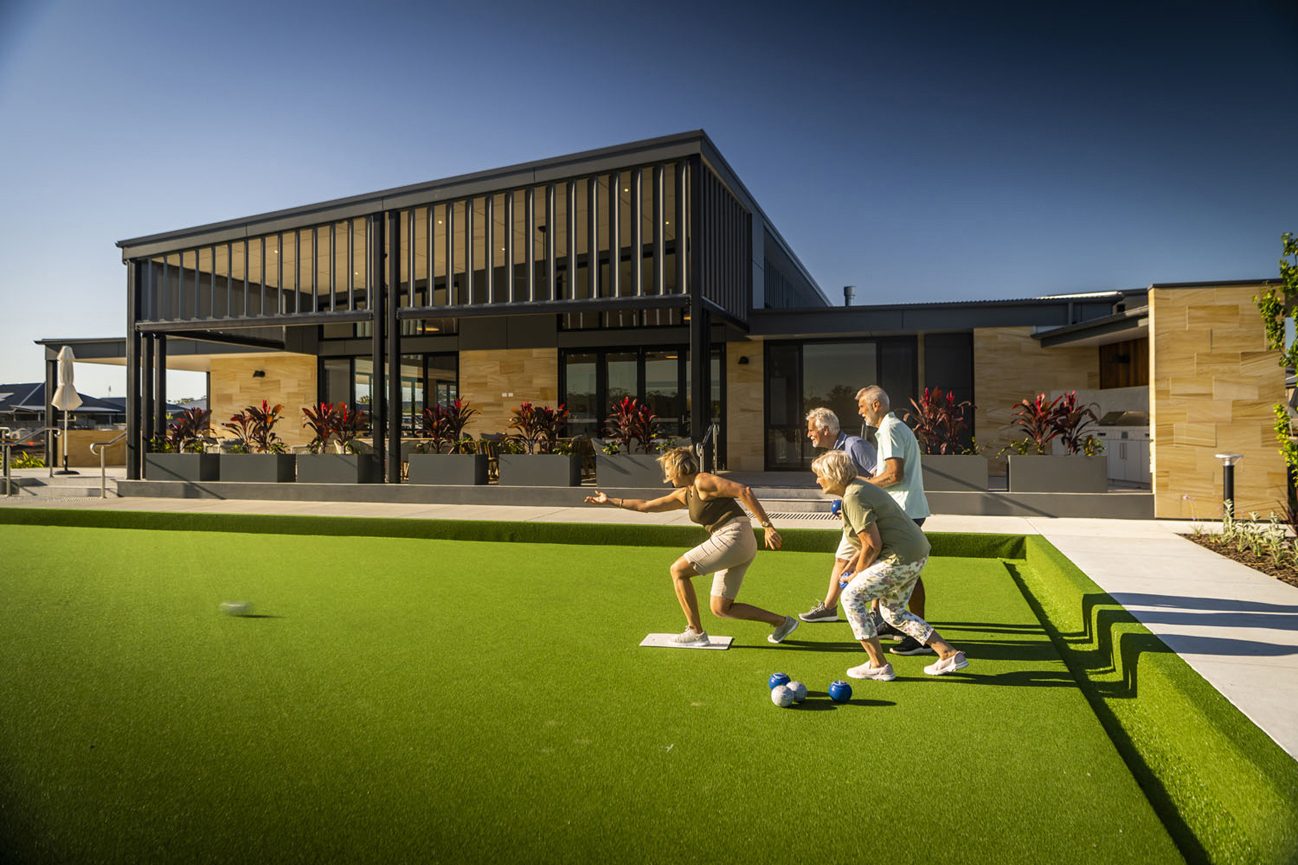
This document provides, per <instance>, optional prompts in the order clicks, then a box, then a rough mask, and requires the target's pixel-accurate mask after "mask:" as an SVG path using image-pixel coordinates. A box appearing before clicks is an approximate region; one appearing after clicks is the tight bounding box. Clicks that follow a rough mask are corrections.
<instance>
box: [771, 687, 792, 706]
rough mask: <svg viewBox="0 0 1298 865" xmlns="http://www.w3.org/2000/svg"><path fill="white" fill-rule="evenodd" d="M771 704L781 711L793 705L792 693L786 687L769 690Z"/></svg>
mask: <svg viewBox="0 0 1298 865" xmlns="http://www.w3.org/2000/svg"><path fill="white" fill-rule="evenodd" d="M771 702H772V703H774V704H775V705H777V706H779V707H780V708H781V709H787V708H789V707H790V706H792V705H793V691H791V690H789V686H788V685H777V686H776V687H774V688H772V689H771Z"/></svg>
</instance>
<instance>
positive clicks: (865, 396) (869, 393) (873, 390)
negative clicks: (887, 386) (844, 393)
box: [856, 384, 891, 409]
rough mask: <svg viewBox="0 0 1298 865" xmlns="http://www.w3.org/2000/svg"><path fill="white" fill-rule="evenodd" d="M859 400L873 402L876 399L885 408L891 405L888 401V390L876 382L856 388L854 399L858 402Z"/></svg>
mask: <svg viewBox="0 0 1298 865" xmlns="http://www.w3.org/2000/svg"><path fill="white" fill-rule="evenodd" d="M861 400H865V401H866V402H874V401H875V400H878V401H879V405H881V406H883V407H884V408H885V409H887V408H890V407H891V403H890V402H889V401H888V392H887V391H885V390H884V389H883V388H881V387H879V386H878V385H877V384H872V385H870V386H869V387H863V388H861V389H860V390H858V391H857V392H856V401H857V402H860V401H861Z"/></svg>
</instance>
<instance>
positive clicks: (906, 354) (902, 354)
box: [766, 337, 918, 470]
mask: <svg viewBox="0 0 1298 865" xmlns="http://www.w3.org/2000/svg"><path fill="white" fill-rule="evenodd" d="M917 381H918V360H917V352H916V340H915V338H914V337H888V338H880V339H874V340H851V341H847V340H839V341H826V342H806V343H769V344H768V345H767V348H766V412H767V432H766V467H767V468H768V469H771V470H779V469H806V468H808V467H809V466H810V465H811V460H812V459H813V458H814V457H815V455H816V449H815V448H813V447H812V446H811V442H809V441H807V437H806V416H807V412H808V411H810V410H811V409H813V408H817V407H820V406H824V407H825V408H828V409H830V410H832V411H833V412H834V414H836V415H838V420H839V423H840V424H841V425H842V428H843V429H844V430H846V431H847V432H848V433H851V434H859V433H860V431H861V418H860V415H859V414H857V409H856V392H857V391H858V390H860V389H861V388H863V387H865V386H867V385H871V384H879V385H881V386H882V387H883V389H884V390H886V391H887V392H888V395H889V397H890V398H891V400H892V405H893V407H894V409H895V410H896V411H897V416H898V417H902V416H903V413H904V412H905V410H906V409H907V408H909V407H910V400H911V398H912V397H914V396H915V389H916V384H917Z"/></svg>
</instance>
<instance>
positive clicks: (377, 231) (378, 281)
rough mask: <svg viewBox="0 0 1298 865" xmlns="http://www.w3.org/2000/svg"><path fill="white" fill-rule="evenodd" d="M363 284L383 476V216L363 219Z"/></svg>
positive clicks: (373, 417) (375, 439)
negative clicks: (367, 303)
mask: <svg viewBox="0 0 1298 865" xmlns="http://www.w3.org/2000/svg"><path fill="white" fill-rule="evenodd" d="M366 228H367V230H366V232H365V238H366V244H365V263H366V275H365V285H366V290H367V291H368V292H369V298H370V313H371V315H372V318H371V319H370V322H371V325H370V362H371V363H372V364H373V371H372V372H371V373H370V433H371V435H372V440H371V445H372V446H373V448H374V459H375V460H377V461H378V464H379V474H380V476H382V474H383V463H384V456H385V451H384V448H383V441H384V439H383V433H384V431H385V429H386V428H387V422H388V418H387V411H386V402H387V397H386V394H387V391H386V390H385V389H384V386H383V385H384V382H385V381H386V379H385V378H384V377H383V362H384V353H383V328H384V326H385V325H386V324H387V304H386V303H384V291H383V282H384V267H383V265H384V264H385V263H386V261H387V259H386V258H385V256H384V251H385V249H386V245H385V243H386V241H385V237H384V235H385V234H386V232H385V230H384V228H385V225H384V219H383V214H381V213H379V214H374V215H371V216H369V217H367V218H366Z"/></svg>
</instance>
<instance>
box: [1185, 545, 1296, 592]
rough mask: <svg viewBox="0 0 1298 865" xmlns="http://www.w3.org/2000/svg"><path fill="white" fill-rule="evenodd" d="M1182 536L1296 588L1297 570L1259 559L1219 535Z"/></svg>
mask: <svg viewBox="0 0 1298 865" xmlns="http://www.w3.org/2000/svg"><path fill="white" fill-rule="evenodd" d="M1184 537H1186V538H1188V539H1189V540H1192V541H1194V542H1195V543H1196V544H1198V545H1199V546H1201V547H1207V548H1208V549H1210V550H1212V551H1213V552H1214V553H1217V554H1218V555H1222V556H1225V557H1226V558H1228V559H1233V560H1234V561H1237V562H1239V563H1240V564H1241V565H1248V566H1249V567H1250V568H1252V569H1253V570H1255V571H1261V572H1262V573H1264V574H1269V575H1270V576H1273V577H1275V578H1276V579H1277V580H1281V581H1283V582H1286V583H1288V584H1289V585H1291V586H1294V587H1296V588H1298V571H1296V570H1294V569H1293V568H1286V567H1278V566H1276V564H1275V563H1274V562H1272V561H1270V560H1268V559H1259V558H1258V557H1257V556H1255V555H1253V554H1252V553H1250V552H1248V551H1247V550H1237V549H1235V548H1234V547H1233V546H1231V545H1230V544H1229V543H1227V542H1225V541H1223V540H1222V539H1221V536H1220V535H1209V534H1201V535H1185V536H1184Z"/></svg>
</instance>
